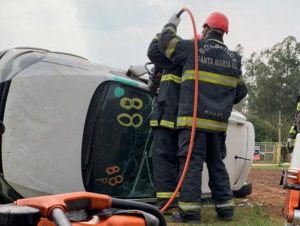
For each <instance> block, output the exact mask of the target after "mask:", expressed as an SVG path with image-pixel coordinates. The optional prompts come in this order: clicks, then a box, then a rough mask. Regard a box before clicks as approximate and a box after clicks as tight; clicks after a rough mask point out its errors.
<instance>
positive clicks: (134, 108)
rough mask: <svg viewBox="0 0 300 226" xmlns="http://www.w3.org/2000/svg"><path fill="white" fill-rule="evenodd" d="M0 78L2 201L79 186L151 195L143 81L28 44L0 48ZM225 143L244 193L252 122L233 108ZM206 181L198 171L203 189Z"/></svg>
mask: <svg viewBox="0 0 300 226" xmlns="http://www.w3.org/2000/svg"><path fill="white" fill-rule="evenodd" d="M0 82H1V83H0V98H1V99H0V120H2V121H3V123H4V125H5V128H6V131H5V133H4V134H3V135H2V140H1V162H0V166H1V167H0V171H1V172H0V173H1V177H0V184H1V191H0V193H1V194H0V195H1V196H2V198H3V200H4V201H13V200H15V199H17V198H19V197H32V196H39V195H44V194H57V193H65V192H73V191H84V190H85V191H90V192H96V193H103V194H109V195H112V196H115V197H120V198H137V199H147V198H155V192H154V188H153V183H152V175H151V171H152V170H151V168H152V165H151V139H152V134H151V129H150V127H149V116H150V115H151V112H152V109H153V98H152V96H151V94H150V92H149V90H148V86H147V85H146V84H145V82H143V81H142V80H140V79H138V78H134V77H132V76H128V75H126V71H121V70H117V69H114V68H111V67H108V66H103V65H96V64H92V63H90V62H89V61H88V60H86V59H84V58H81V57H78V56H74V55H71V54H66V53H57V52H50V51H47V50H43V49H34V48H15V49H9V50H6V51H3V52H1V53H0ZM226 145H227V158H226V159H225V163H226V167H227V169H228V172H229V175H230V182H231V185H232V189H233V190H234V192H235V194H236V195H237V196H245V195H248V194H249V193H251V184H247V177H248V174H249V172H250V169H251V164H252V158H253V152H254V129H253V126H252V124H251V123H250V122H248V121H247V120H246V118H245V117H244V116H243V115H241V114H240V113H238V112H236V111H233V112H232V115H231V117H230V120H229V127H228V131H227V140H226ZM207 181H208V176H207V172H205V176H203V188H202V190H203V192H204V193H209V188H208V186H207Z"/></svg>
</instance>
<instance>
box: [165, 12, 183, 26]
mask: <svg viewBox="0 0 300 226" xmlns="http://www.w3.org/2000/svg"><path fill="white" fill-rule="evenodd" d="M168 23H170V24H174V25H175V26H176V27H177V26H178V24H179V23H180V17H177V15H176V14H174V15H173V16H171V17H170V19H169V20H168Z"/></svg>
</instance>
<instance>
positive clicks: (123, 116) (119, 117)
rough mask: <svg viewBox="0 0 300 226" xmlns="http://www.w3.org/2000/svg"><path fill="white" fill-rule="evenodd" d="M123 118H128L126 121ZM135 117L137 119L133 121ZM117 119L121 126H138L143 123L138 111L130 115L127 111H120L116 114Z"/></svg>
mask: <svg viewBox="0 0 300 226" xmlns="http://www.w3.org/2000/svg"><path fill="white" fill-rule="evenodd" d="M122 119H123V120H122ZM124 119H125V120H128V122H126V121H124ZM135 119H138V121H137V122H135ZM117 120H118V122H119V123H120V124H121V125H122V126H126V127H130V126H133V127H134V128H138V127H140V126H141V125H142V123H143V116H142V115H140V114H138V113H134V114H133V115H132V116H131V115H129V114H127V113H121V114H119V115H118V116H117Z"/></svg>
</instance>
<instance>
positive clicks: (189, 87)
mask: <svg viewBox="0 0 300 226" xmlns="http://www.w3.org/2000/svg"><path fill="white" fill-rule="evenodd" d="M179 22H180V18H178V17H177V16H176V15H174V16H172V17H171V18H170V19H169V21H168V23H167V24H166V25H165V26H164V28H163V30H162V32H161V35H160V37H159V39H158V45H159V50H160V51H161V52H163V53H164V55H165V56H166V57H167V58H168V59H169V60H171V61H172V62H173V64H174V65H178V66H182V67H183V72H182V78H181V83H180V94H179V105H178V114H177V121H176V126H177V128H178V131H179V135H178V145H179V151H178V153H177V159H178V162H179V171H180V174H179V175H181V172H182V170H183V166H184V163H185V161H186V156H187V150H188V146H189V139H190V133H191V127H192V116H193V96H194V93H193V92H194V71H193V70H194V45H193V41H191V40H184V39H182V38H180V37H179V36H177V35H176V30H177V26H178V24H179ZM224 33H228V19H227V17H226V16H225V15H224V14H222V13H218V12H215V13H212V14H210V15H209V16H208V17H207V19H206V21H205V23H204V24H203V31H202V39H201V40H199V41H198V44H199V59H198V64H199V97H198V101H199V104H198V115H197V125H196V126H197V131H196V136H195V141H194V148H193V153H192V157H191V161H190V166H189V169H188V171H187V175H186V178H185V180H184V182H183V185H182V187H181V191H180V197H179V213H177V214H175V215H173V219H174V220H175V221H179V222H189V221H195V222H200V220H201V214H200V201H201V176H202V170H203V163H204V162H206V164H207V168H208V173H209V187H210V189H211V192H212V199H213V201H214V203H215V210H216V212H217V216H218V218H219V219H222V220H231V219H232V217H233V211H234V202H233V195H232V190H231V186H230V182H229V175H228V173H227V170H226V168H225V165H224V162H223V159H224V158H225V157H226V147H225V138H226V129H227V124H228V118H229V116H230V114H231V111H232V108H233V104H237V103H238V102H239V101H241V100H242V99H243V98H244V97H245V96H246V94H247V88H246V86H245V84H244V82H243V80H242V72H241V57H240V56H239V55H238V54H237V53H236V52H234V51H231V50H229V49H228V48H227V47H226V45H225V44H224V42H223V35H224ZM169 97H171V96H170V95H169ZM158 164H160V163H158ZM161 173H166V171H163V172H161Z"/></svg>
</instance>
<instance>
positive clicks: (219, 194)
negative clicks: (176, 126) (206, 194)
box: [177, 129, 233, 210]
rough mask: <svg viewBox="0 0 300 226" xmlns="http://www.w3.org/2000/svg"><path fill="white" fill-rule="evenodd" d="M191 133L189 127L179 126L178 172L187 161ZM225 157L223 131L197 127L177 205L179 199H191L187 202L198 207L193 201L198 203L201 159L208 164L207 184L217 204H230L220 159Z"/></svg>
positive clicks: (225, 176) (225, 205) (227, 186)
mask: <svg viewBox="0 0 300 226" xmlns="http://www.w3.org/2000/svg"><path fill="white" fill-rule="evenodd" d="M190 134H191V130H190V129H181V130H179V136H178V142H179V151H178V154H177V158H178V161H179V169H180V173H179V175H181V172H182V170H183V167H184V164H185V161H186V156H187V151H188V147H189V142H190ZM225 157H226V146H225V133H208V132H202V131H196V135H195V142H194V147H193V153H192V156H191V161H190V165H189V169H188V171H187V174H186V177H185V180H184V182H183V185H182V187H181V191H180V198H179V206H180V203H190V204H188V206H189V205H190V206H191V207H192V206H195V207H197V205H195V203H200V201H201V180H202V170H203V163H204V162H206V164H207V168H208V174H209V188H210V189H211V192H212V199H213V201H214V203H215V204H216V207H218V205H219V207H227V204H228V205H230V206H232V197H233V196H232V190H231V186H230V181H229V176H228V173H227V170H226V167H225V164H224V162H223V159H224V158H225ZM229 203H230V204H229ZM222 204H224V205H222ZM198 207H199V206H198ZM183 209H185V208H183ZM187 209H189V208H187ZM189 210H190V209H189Z"/></svg>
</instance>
